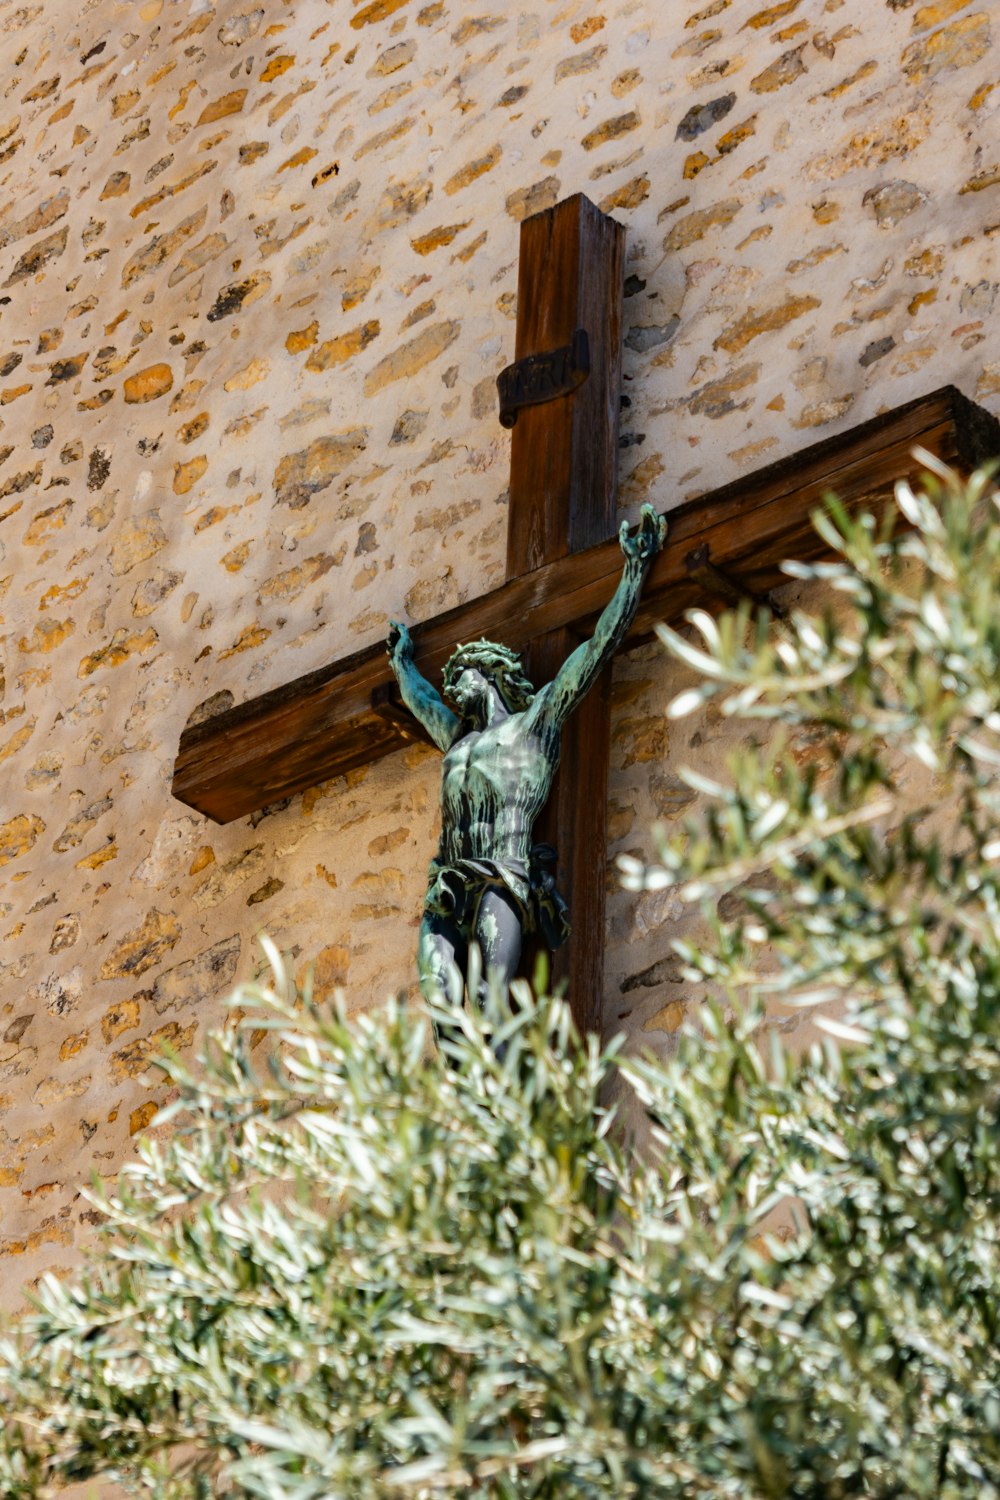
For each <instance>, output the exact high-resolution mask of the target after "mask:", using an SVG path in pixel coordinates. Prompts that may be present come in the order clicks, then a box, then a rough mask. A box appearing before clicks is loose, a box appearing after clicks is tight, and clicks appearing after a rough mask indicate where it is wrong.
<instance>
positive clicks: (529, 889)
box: [387, 505, 666, 1001]
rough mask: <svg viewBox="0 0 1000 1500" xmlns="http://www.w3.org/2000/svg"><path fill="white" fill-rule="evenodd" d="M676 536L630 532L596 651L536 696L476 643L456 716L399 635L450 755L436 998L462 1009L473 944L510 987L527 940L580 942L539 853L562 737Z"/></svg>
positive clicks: (547, 858) (433, 974) (432, 966)
mask: <svg viewBox="0 0 1000 1500" xmlns="http://www.w3.org/2000/svg"><path fill="white" fill-rule="evenodd" d="M665 535H666V522H665V521H664V519H663V518H662V517H661V516H659V515H657V513H656V512H655V511H654V510H653V508H652V507H651V506H648V505H647V506H643V509H642V517H641V519H640V522H639V525H638V527H637V528H636V530H635V532H630V531H629V528H628V526H627V525H624V524H623V526H622V528H621V532H620V541H621V548H622V551H623V553H624V554H625V567H624V569H623V571H622V577H621V582H620V583H619V585H618V587H617V589H616V590H615V593H614V595H613V597H612V599H611V601H610V603H609V604H608V605H607V607H606V608H605V610H604V612H603V613H602V615H601V617H600V619H599V620H598V622H597V628H596V630H595V631H594V634H593V636H592V637H591V639H590V640H589V641H585V642H584V643H583V644H582V645H580V646H578V647H577V649H576V650H575V651H574V652H572V654H571V655H570V656H569V657H568V658H567V660H566V661H565V662H564V663H563V665H562V667H561V668H560V669H559V671H558V672H557V673H556V675H555V677H554V678H553V679H552V681H551V682H549V683H546V684H545V686H544V687H542V688H539V689H538V691H537V692H535V691H534V690H533V689H532V686H531V684H530V682H528V680H527V678H526V677H525V675H524V672H523V670H522V668H521V661H520V658H519V657H518V656H517V654H516V653H515V652H513V651H511V650H509V649H508V648H507V647H506V646H501V645H497V644H496V643H494V642H492V641H476V642H472V643H470V644H468V645H464V646H460V647H459V648H458V649H457V650H456V652H455V653H454V655H453V656H452V657H451V659H450V660H449V662H448V664H447V666H446V667H445V670H444V691H445V694H446V696H447V697H448V699H450V701H451V703H452V705H453V706H454V707H453V708H451V707H449V706H448V704H447V703H446V702H445V701H444V698H442V697H441V695H440V694H439V693H438V692H437V691H436V690H435V689H434V688H433V687H432V686H431V684H430V683H429V682H428V681H427V679H426V678H425V677H423V676H422V675H421V674H420V673H419V672H418V671H417V669H416V667H415V665H414V661H413V642H412V640H411V638H410V633H409V631H408V630H407V628H406V626H405V625H401V624H399V623H398V622H396V621H394V622H393V623H392V627H391V629H390V632H389V638H388V647H387V649H388V653H389V660H390V663H391V665H392V669H393V672H394V673H395V676H396V680H397V681H398V683H399V687H400V691H401V693H402V697H403V701H404V703H405V704H406V706H407V707H408V708H409V710H410V712H411V713H412V714H413V715H414V717H415V718H417V719H418V720H419V721H420V723H421V724H422V725H423V726H424V728H425V729H426V730H427V732H428V734H429V735H430V736H431V738H432V740H433V741H434V743H435V744H436V745H437V746H438V748H439V749H440V750H442V751H443V752H444V764H443V766H442V774H441V841H440V844H439V846H438V851H437V854H436V855H435V857H434V859H433V860H432V861H431V865H430V871H429V878H428V887H427V895H426V898H425V900H424V915H423V921H422V922H421V927H420V942H419V947H418V952H417V967H418V970H419V974H420V985H421V989H422V990H423V992H424V994H425V995H431V994H438V993H445V994H447V995H449V996H451V998H452V999H454V1000H456V1001H460V1000H461V998H462V995H463V993H464V987H465V978H464V975H465V970H466V967H467V963H468V953H469V946H470V943H472V942H476V943H478V945H479V948H480V950H481V952H482V956H483V966H484V969H485V971H486V972H487V973H489V972H490V971H492V972H494V973H495V974H497V976H498V977H499V978H500V980H501V981H502V982H504V983H507V982H509V980H510V979H511V977H512V976H513V974H514V972H515V970H516V967H517V962H518V959H519V957H520V953H521V943H522V939H523V937H524V936H525V934H526V933H531V932H538V933H540V934H541V935H542V937H543V939H544V941H545V942H546V944H547V945H548V947H550V948H555V947H558V946H559V944H560V943H562V942H563V941H565V939H566V938H567V937H568V936H569V921H568V916H567V911H566V905H565V903H564V902H563V900H562V898H561V897H560V895H559V893H558V891H557V890H556V887H555V880H554V876H553V873H552V868H553V866H554V863H555V851H554V850H552V849H551V848H548V847H547V846H545V845H537V844H533V843H532V830H533V828H534V825H535V820H536V818H537V817H538V814H539V813H540V812H541V810H542V808H543V807H544V806H545V803H546V800H547V798H548V795H549V791H550V789H551V787H552V779H553V777H554V775H555V772H556V768H557V767H558V765H559V751H560V738H561V734H562V728H563V725H564V724H565V722H566V720H567V719H568V718H569V715H570V714H571V713H572V712H573V710H574V708H575V707H576V706H577V704H578V703H580V701H581V700H582V699H583V697H584V695H585V694H586V693H587V691H588V689H589V688H590V687H591V686H592V684H593V683H594V682H595V681H596V679H597V677H598V675H599V674H600V672H601V670H602V668H603V667H604V666H605V665H606V664H607V663H608V662H609V661H610V659H611V657H612V656H613V655H614V653H615V651H616V650H617V648H618V646H619V645H620V644H621V641H622V640H623V638H624V636H625V634H626V632H627V630H628V628H629V625H630V624H631V623H632V620H633V618H634V616H635V612H636V608H637V607H638V603H639V596H640V594H641V592H642V585H643V581H644V579H645V577H646V573H647V572H648V570H649V566H650V564H651V562H652V560H653V558H654V557H655V556H656V554H657V552H658V551H659V550H660V547H661V546H662V545H663V539H664V537H665Z"/></svg>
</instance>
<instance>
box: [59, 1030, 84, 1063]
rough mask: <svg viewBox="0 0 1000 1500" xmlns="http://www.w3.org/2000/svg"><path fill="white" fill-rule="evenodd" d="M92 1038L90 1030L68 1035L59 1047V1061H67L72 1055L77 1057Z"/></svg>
mask: <svg viewBox="0 0 1000 1500" xmlns="http://www.w3.org/2000/svg"><path fill="white" fill-rule="evenodd" d="M89 1040H90V1032H89V1031H78V1032H77V1033H76V1035H75V1036H68V1037H67V1038H66V1040H65V1041H64V1042H63V1044H62V1046H61V1047H60V1048H59V1061H60V1062H66V1060H67V1059H68V1058H70V1057H75V1056H76V1054H77V1053H78V1052H82V1051H83V1049H84V1047H86V1045H87V1043H88V1042H89Z"/></svg>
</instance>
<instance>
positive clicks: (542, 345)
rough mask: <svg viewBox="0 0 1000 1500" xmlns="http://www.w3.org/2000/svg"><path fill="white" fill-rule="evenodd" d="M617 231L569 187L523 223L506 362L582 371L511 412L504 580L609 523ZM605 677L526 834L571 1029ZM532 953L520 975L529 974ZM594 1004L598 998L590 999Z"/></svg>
mask: <svg viewBox="0 0 1000 1500" xmlns="http://www.w3.org/2000/svg"><path fill="white" fill-rule="evenodd" d="M624 279H625V230H624V229H623V227H622V226H621V225H620V224H616V223H615V221H614V220H613V219H609V218H608V217H607V216H606V215H605V214H602V213H601V212H600V210H599V209H597V208H595V207H594V205H593V203H591V202H590V200H589V199H587V198H585V197H583V195H582V194H577V195H576V196H575V197H573V198H568V199H566V200H565V201H564V202H562V203H558V204H556V206H555V207H554V208H551V209H548V210H547V211H546V212H545V213H541V214H535V215H533V216H532V217H531V218H529V219H526V220H525V221H524V223H523V224H522V225H521V250H520V261H519V269H518V290H517V331H516V336H515V345H514V353H515V360H516V361H517V362H521V361H525V360H528V359H530V358H531V357H532V356H537V355H544V354H546V353H547V352H548V351H550V350H555V349H560V348H566V347H568V346H572V345H573V344H574V343H577V344H579V342H580V333H581V331H582V333H583V335H584V336H585V340H586V345H587V358H588V363H589V374H588V375H587V378H586V379H585V380H584V381H582V383H578V384H576V385H575V386H574V387H573V390H572V391H571V392H568V393H567V394H565V395H560V396H557V397H555V398H554V399H552V400H549V401H546V402H545V403H544V404H542V405H538V406H527V407H524V408H522V409H520V410H519V411H518V413H517V421H516V424H515V426H514V428H513V432H512V436H511V464H510V509H509V515H508V524H507V578H508V581H509V582H510V581H513V580H514V579H517V578H519V577H520V576H521V575H522V574H525V573H529V572H532V571H534V570H536V569H538V568H540V567H543V566H545V565H546V564H551V563H555V562H558V561H559V559H561V558H565V557H568V556H571V555H573V554H576V553H579V552H582V551H584V550H585V549H586V548H588V547H591V546H593V545H594V544H595V543H599V542H603V541H605V540H606V538H608V537H609V536H611V534H612V532H613V531H614V527H615V513H616V504H615V500H616V488H617V469H618V413H619V410H620V407H621V326H622V304H623V301H624ZM577 644H578V638H577V637H576V636H574V635H573V634H572V632H571V631H569V630H567V629H565V628H562V627H558V628H556V629H555V630H552V631H549V632H548V633H547V634H546V635H544V636H536V637H535V639H534V640H533V642H532V644H531V646H530V648H529V650H528V652H527V667H528V673H529V675H530V676H531V677H532V678H533V680H534V681H536V682H548V681H549V680H550V679H551V678H552V677H554V676H555V673H556V672H557V671H558V669H559V667H560V666H561V665H562V663H563V662H564V661H565V660H566V658H567V656H569V654H570V652H571V651H572V650H573V649H574V647H575V646H576V645H577ZM608 675H609V674H607V673H605V674H603V679H602V681H601V682H600V683H599V684H595V685H594V687H593V689H592V690H591V692H590V694H589V695H588V697H587V698H586V700H585V701H584V703H583V705H582V706H581V707H580V708H579V709H578V710H577V711H576V713H574V714H573V716H572V718H571V719H570V720H569V722H568V723H567V724H566V726H565V728H564V729H563V733H562V745H561V764H560V768H559V770H558V771H557V773H556V777H555V781H554V782H553V786H552V791H551V794H550V796H549V801H548V804H547V806H546V808H545V810H544V812H543V814H542V816H541V818H540V819H539V820H538V822H537V823H536V825H535V838H536V840H538V841H539V842H545V843H550V844H552V845H553V847H554V848H555V850H556V853H557V856H558V864H557V869H556V877H557V881H558V885H559V889H560V891H561V892H562V895H563V896H564V898H565V899H566V901H567V902H568V904H569V910H570V920H571V921H572V923H573V931H574V936H573V938H572V939H571V940H570V942H569V943H568V944H566V945H565V946H564V947H562V948H561V949H559V950H558V951H557V952H556V953H555V954H554V955H553V978H554V979H555V980H557V981H562V982H564V983H565V986H566V991H567V994H568V996H569V1002H570V1006H571V1008H572V1010H573V1016H574V1019H575V1021H576V1023H577V1026H578V1027H579V1028H580V1029H581V1031H582V1032H584V1033H585V1032H586V1031H588V1030H591V1031H597V1032H600V1030H601V1014H600V1009H599V1002H600V997H601V995H602V994H603V989H604V884H605V877H606V871H607V807H608V795H607V789H608V751H609V748H610V742H611V699H610V685H609V682H608V681H607V678H608ZM531 959H532V955H531V953H530V952H529V953H527V954H525V955H524V956H523V962H522V972H523V973H526V974H527V975H528V976H529V977H530V976H531V973H532V968H533V965H532V962H531ZM595 1007H596V1008H595Z"/></svg>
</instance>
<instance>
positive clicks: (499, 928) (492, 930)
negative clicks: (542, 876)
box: [473, 886, 524, 1004]
mask: <svg viewBox="0 0 1000 1500" xmlns="http://www.w3.org/2000/svg"><path fill="white" fill-rule="evenodd" d="M523 922H524V914H523V912H522V910H521V907H520V904H519V902H518V901H517V900H516V899H515V898H514V896H513V895H512V894H511V893H510V891H508V890H505V889H504V888H503V887H502V886H490V888H489V889H488V890H486V891H484V892H483V895H482V898H481V900H480V902H479V910H478V912H477V913H476V924H475V932H474V934H473V935H474V937H475V940H476V942H477V943H478V944H479V949H480V952H481V953H482V955H483V977H484V979H486V978H488V977H489V976H490V975H495V977H496V978H497V980H498V981H499V983H500V984H501V985H502V986H503V987H504V988H505V989H506V987H507V985H509V984H510V982H511V980H512V979H513V977H514V975H515V973H516V972H517V965H518V960H519V959H520V957H521V939H522V935H523V932H522V929H523ZM482 1002H483V995H482V994H480V996H479V1003H480V1004H482Z"/></svg>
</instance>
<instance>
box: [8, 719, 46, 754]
mask: <svg viewBox="0 0 1000 1500" xmlns="http://www.w3.org/2000/svg"><path fill="white" fill-rule="evenodd" d="M36 722H37V721H36V720H35V719H29V720H28V722H27V724H25V725H23V727H22V728H21V729H19V730H17V732H16V733H15V734H12V735H11V737H10V739H9V740H8V741H7V743H6V744H5V745H0V764H2V763H3V762H4V761H5V760H9V759H10V757H11V756H12V755H16V754H17V752H18V751H19V750H21V749H23V748H24V746H25V745H26V744H27V743H28V741H29V740H30V739H31V736H32V735H33V734H34V732H35V724H36Z"/></svg>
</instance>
